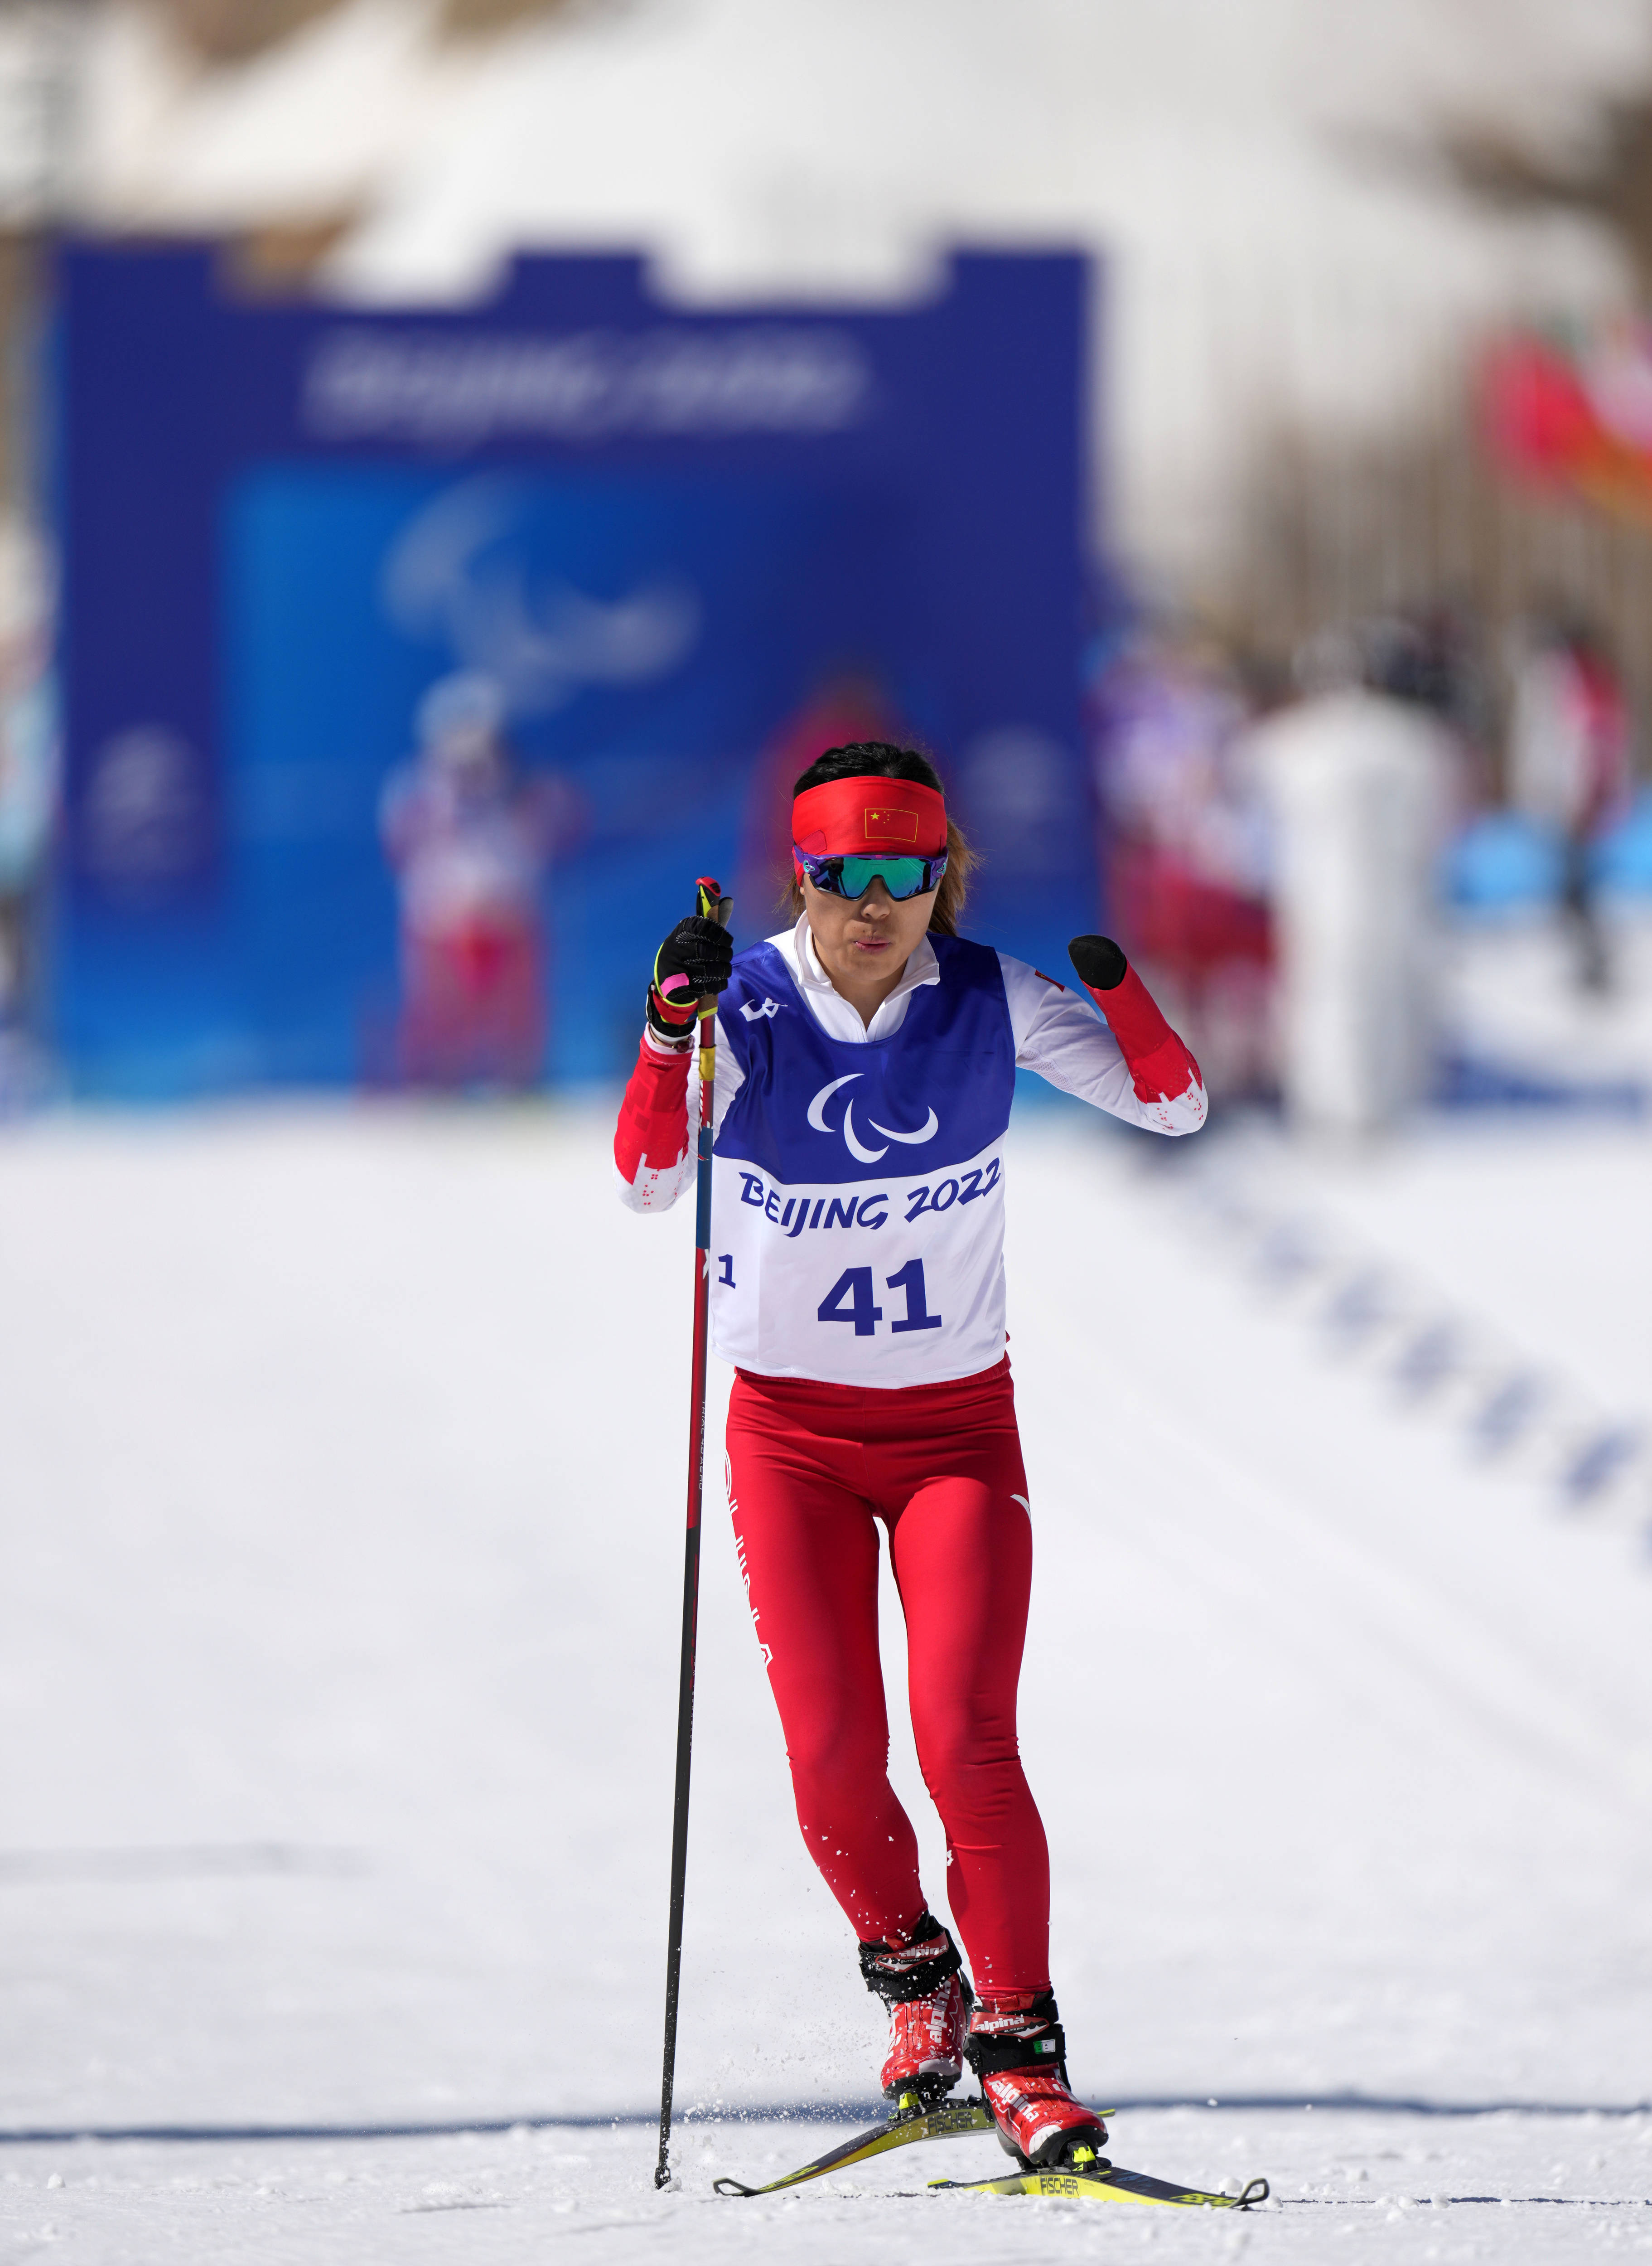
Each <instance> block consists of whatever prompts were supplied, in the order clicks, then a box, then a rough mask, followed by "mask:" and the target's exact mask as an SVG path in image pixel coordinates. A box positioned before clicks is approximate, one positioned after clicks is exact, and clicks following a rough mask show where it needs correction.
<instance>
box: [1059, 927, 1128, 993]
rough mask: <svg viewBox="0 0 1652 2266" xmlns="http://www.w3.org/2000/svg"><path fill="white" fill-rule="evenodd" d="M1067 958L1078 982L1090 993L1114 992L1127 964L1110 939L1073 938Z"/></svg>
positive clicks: (1126, 968)
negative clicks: (1073, 968)
mask: <svg viewBox="0 0 1652 2266" xmlns="http://www.w3.org/2000/svg"><path fill="white" fill-rule="evenodd" d="M1067 957H1068V959H1069V960H1071V962H1072V964H1073V966H1074V967H1075V968H1076V969H1078V981H1079V982H1080V983H1083V984H1084V985H1085V986H1086V987H1087V989H1089V990H1092V991H1115V990H1117V989H1118V987H1119V985H1120V984H1121V983H1123V981H1124V978H1125V976H1126V975H1127V974H1128V972H1129V964H1130V963H1129V961H1128V960H1126V958H1125V957H1124V954H1122V952H1121V951H1120V950H1119V948H1118V947H1117V945H1116V944H1115V943H1114V941H1113V939H1112V938H1111V937H1110V936H1075V937H1074V939H1073V940H1072V942H1071V944H1070V945H1069V946H1068V947H1067Z"/></svg>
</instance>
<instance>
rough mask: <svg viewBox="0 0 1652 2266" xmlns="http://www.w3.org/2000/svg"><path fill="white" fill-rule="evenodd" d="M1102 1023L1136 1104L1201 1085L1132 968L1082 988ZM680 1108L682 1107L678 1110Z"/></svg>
mask: <svg viewBox="0 0 1652 2266" xmlns="http://www.w3.org/2000/svg"><path fill="white" fill-rule="evenodd" d="M1085 990H1088V991H1089V993H1090V997H1091V998H1093V1000H1094V1001H1095V1003H1096V1005H1097V1006H1098V1007H1100V1010H1101V1012H1102V1013H1103V1014H1104V1015H1105V1016H1106V1017H1107V1025H1108V1027H1109V1028H1110V1029H1111V1031H1112V1033H1113V1035H1114V1037H1115V1039H1116V1040H1117V1041H1118V1042H1119V1050H1120V1052H1121V1053H1122V1055H1123V1056H1124V1059H1125V1061H1126V1062H1127V1063H1128V1064H1129V1072H1130V1078H1131V1082H1132V1084H1133V1085H1135V1088H1136V1097H1137V1100H1138V1101H1159V1100H1166V1101H1169V1100H1174V1099H1175V1097H1176V1096H1177V1095H1178V1094H1181V1093H1186V1092H1187V1091H1188V1086H1189V1085H1203V1083H1204V1080H1203V1079H1202V1078H1201V1077H1200V1075H1199V1065H1198V1064H1197V1063H1196V1062H1195V1060H1194V1058H1193V1056H1191V1055H1190V1054H1189V1053H1188V1049H1187V1048H1186V1047H1184V1046H1183V1045H1182V1043H1181V1040H1180V1039H1179V1038H1178V1037H1177V1036H1176V1034H1175V1033H1174V1032H1173V1030H1172V1029H1171V1027H1170V1026H1169V1024H1168V1023H1167V1022H1166V1020H1165V1019H1164V1017H1163V1016H1162V1015H1161V1014H1160V1013H1159V1008H1158V1006H1157V1005H1156V1004H1155V1002H1154V999H1153V995H1152V993H1151V991H1150V990H1148V988H1147V986H1146V985H1145V984H1144V983H1143V981H1142V979H1141V977H1140V976H1138V975H1137V973H1136V970H1135V969H1133V968H1127V969H1125V971H1124V979H1123V981H1122V983H1115V985H1114V987H1113V989H1112V990H1110V991H1097V990H1094V989H1093V988H1092V987H1091V986H1090V985H1087V984H1086V985H1085ZM684 1107H686V1104H685V1105H684Z"/></svg>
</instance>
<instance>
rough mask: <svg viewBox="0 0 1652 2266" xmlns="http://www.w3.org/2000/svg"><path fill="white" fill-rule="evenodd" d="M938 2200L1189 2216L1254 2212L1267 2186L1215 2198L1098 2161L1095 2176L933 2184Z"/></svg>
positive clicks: (1257, 2183) (1254, 2183)
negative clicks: (986, 2199) (1094, 2206)
mask: <svg viewBox="0 0 1652 2266" xmlns="http://www.w3.org/2000/svg"><path fill="white" fill-rule="evenodd" d="M929 2191H930V2193H931V2194H932V2195H1000V2196H1061V2197H1065V2198H1066V2199H1067V2200H1068V2201H1069V2202H1088V2203H1157V2204H1173V2205H1178V2206H1180V2207H1181V2209H1182V2210H1184V2211H1248V2210H1249V2209H1250V2207H1251V2205H1252V2204H1257V2203H1265V2202H1266V2201H1267V2199H1268V2182H1267V2181H1266V2180H1260V2179H1258V2180H1251V2181H1250V2182H1247V2184H1246V2186H1245V2187H1244V2188H1243V2189H1241V2190H1240V2192H1239V2194H1238V2195H1236V2196H1230V2195H1209V2194H1207V2193H1206V2192H1205V2190H1204V2189H1202V2188H1179V2187H1173V2186H1172V2184H1171V2182H1169V2181H1168V2180H1156V2179H1154V2178H1153V2177H1152V2176H1151V2174H1149V2173H1147V2172H1127V2171H1124V2170H1123V2169H1122V2167H1119V2166H1118V2165H1115V2164H1109V2163H1107V2161H1106V2160H1105V2159H1104V2158H1098V2159H1097V2161H1096V2167H1095V2169H1094V2170H1093V2171H1090V2172H1011V2173H1010V2174H1008V2175H1007V2176H1005V2177H1003V2178H1000V2179H996V2180H932V2181H931V2182H930V2183H929Z"/></svg>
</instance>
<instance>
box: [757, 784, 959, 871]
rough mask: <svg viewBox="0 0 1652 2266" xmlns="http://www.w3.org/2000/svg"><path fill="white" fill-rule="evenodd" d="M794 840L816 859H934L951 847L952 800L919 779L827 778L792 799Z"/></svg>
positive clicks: (800, 868)
mask: <svg viewBox="0 0 1652 2266" xmlns="http://www.w3.org/2000/svg"><path fill="white" fill-rule="evenodd" d="M792 840H793V844H795V846H796V847H797V848H798V849H799V850H807V851H808V853H809V855H810V857H811V858H856V857H871V858H913V857H917V858H935V857H939V854H940V852H942V851H943V850H944V849H945V848H946V847H947V805H946V801H945V800H944V798H943V797H942V796H940V795H939V794H937V793H936V792H935V790H934V788H933V787H932V786H921V785H920V784H919V783H918V781H917V779H903V778H840V779H828V780H827V781H826V784H825V785H824V786H812V787H809V788H808V789H806V791H805V792H804V793H802V794H800V795H799V796H798V797H797V798H796V799H795V800H794V801H793V805H792ZM793 864H794V865H795V864H796V859H793ZM802 870H803V869H802V867H801V866H798V871H799V873H801V872H802Z"/></svg>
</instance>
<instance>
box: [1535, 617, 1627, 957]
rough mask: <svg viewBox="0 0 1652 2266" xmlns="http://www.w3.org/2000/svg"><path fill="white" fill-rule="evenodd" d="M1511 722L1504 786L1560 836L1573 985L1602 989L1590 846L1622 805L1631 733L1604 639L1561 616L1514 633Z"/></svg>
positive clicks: (1600, 944)
mask: <svg viewBox="0 0 1652 2266" xmlns="http://www.w3.org/2000/svg"><path fill="white" fill-rule="evenodd" d="M1513 676H1514V699H1513V706H1512V710H1511V713H1510V715H1509V796H1510V800H1512V801H1513V802H1514V803H1515V805H1516V806H1517V808H1519V809H1521V810H1523V811H1524V812H1525V814H1526V815H1527V816H1528V817H1531V818H1533V819H1535V820H1536V821H1537V822H1538V823H1539V825H1541V826H1542V827H1544V828H1545V829H1546V830H1548V831H1549V832H1550V833H1551V834H1552V835H1553V836H1554V837H1557V838H1558V840H1559V842H1560V844H1561V854H1562V860H1563V863H1562V881H1561V903H1562V905H1563V908H1564V911H1565V915H1566V917H1567V919H1568V922H1569V923H1570V925H1571V927H1572V930H1573V933H1574V936H1575V942H1576V952H1577V980H1578V982H1579V983H1580V984H1581V985H1582V986H1583V989H1584V990H1589V991H1604V990H1605V989H1606V987H1607V983H1608V982H1609V980H1610V975H1611V970H1610V967H1609V965H1608V961H1607V956H1606V943H1605V938H1604V934H1603V932H1602V929H1601V924H1600V916H1599V910H1598V907H1597V903H1596V892H1595V872H1594V866H1595V859H1594V848H1595V844H1596V843H1597V840H1598V839H1599V837H1600V836H1601V835H1602V834H1603V833H1604V831H1605V830H1606V829H1607V828H1608V827H1609V826H1611V825H1612V823H1613V822H1614V821H1615V820H1617V819H1619V818H1620V817H1621V816H1622V815H1623V814H1624V811H1625V810H1626V808H1627V803H1628V789H1629V776H1630V757H1631V752H1632V731H1631V724H1630V715H1629V704H1628V702H1627V700H1626V698H1625V695H1624V689H1623V685H1622V683H1621V681H1620V679H1619V676H1618V672H1617V670H1616V669H1615V668H1614V667H1613V666H1612V659H1611V656H1610V655H1609V654H1608V653H1607V651H1606V648H1605V647H1604V643H1603V642H1602V640H1601V639H1600V638H1599V637H1598V636H1597V635H1596V634H1595V633H1594V632H1592V631H1591V630H1590V628H1589V627H1588V626H1587V625H1585V624H1583V622H1581V621H1578V620H1575V619H1567V618H1564V617H1561V616H1559V615H1547V616H1542V617H1539V618H1537V619H1535V620H1533V621H1531V623H1529V624H1527V625H1526V626H1525V627H1524V630H1523V631H1522V632H1520V633H1519V635H1518V637H1517V640H1516V644H1515V651H1514V660H1513Z"/></svg>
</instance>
